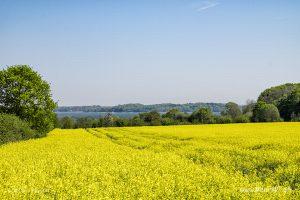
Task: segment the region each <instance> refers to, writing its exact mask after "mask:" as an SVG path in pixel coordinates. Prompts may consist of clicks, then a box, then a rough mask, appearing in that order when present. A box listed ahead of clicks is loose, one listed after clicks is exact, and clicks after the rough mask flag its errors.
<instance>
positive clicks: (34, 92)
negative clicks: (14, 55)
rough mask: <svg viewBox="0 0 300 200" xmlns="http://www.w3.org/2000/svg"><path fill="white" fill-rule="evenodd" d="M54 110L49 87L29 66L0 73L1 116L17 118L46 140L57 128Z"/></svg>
mask: <svg viewBox="0 0 300 200" xmlns="http://www.w3.org/2000/svg"><path fill="white" fill-rule="evenodd" d="M55 108H56V103H55V102H54V101H53V100H52V96H51V91H50V86H49V84H48V83H47V82H46V81H45V80H43V79H42V77H41V76H40V75H39V74H38V73H37V72H35V71H33V70H32V69H31V68H30V67H29V66H27V65H15V66H11V67H8V68H7V69H4V70H1V71H0V112H3V113H8V114H15V115H17V116H18V117H20V118H21V119H22V120H25V121H27V122H28V123H29V125H30V127H31V128H33V129H35V130H37V131H38V134H39V136H43V135H45V134H46V133H47V132H48V131H49V130H51V129H52V128H53V127H54V121H55V113H54V109H55Z"/></svg>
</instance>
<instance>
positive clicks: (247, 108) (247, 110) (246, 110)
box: [242, 100, 256, 118]
mask: <svg viewBox="0 0 300 200" xmlns="http://www.w3.org/2000/svg"><path fill="white" fill-rule="evenodd" d="M255 104H256V102H255V101H253V100H248V101H247V103H246V105H244V106H243V107H242V113H243V114H244V115H247V116H248V117H250V118H251V117H252V115H253V109H254V106H255Z"/></svg>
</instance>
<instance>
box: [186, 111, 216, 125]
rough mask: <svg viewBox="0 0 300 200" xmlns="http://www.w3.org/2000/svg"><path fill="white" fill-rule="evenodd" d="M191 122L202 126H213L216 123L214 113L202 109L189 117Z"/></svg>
mask: <svg viewBox="0 0 300 200" xmlns="http://www.w3.org/2000/svg"><path fill="white" fill-rule="evenodd" d="M189 120H190V122H192V123H200V124H211V123H213V122H214V118H213V113H212V111H211V110H210V109H209V108H200V109H199V110H197V111H195V112H193V113H192V114H191V116H190V117H189Z"/></svg>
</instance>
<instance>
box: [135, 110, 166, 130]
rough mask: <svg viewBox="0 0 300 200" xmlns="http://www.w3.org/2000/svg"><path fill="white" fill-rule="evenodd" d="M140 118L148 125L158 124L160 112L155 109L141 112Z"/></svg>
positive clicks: (159, 123) (159, 122)
mask: <svg viewBox="0 0 300 200" xmlns="http://www.w3.org/2000/svg"><path fill="white" fill-rule="evenodd" d="M140 118H141V119H142V120H143V121H144V122H145V124H147V125H150V126H159V125H161V121H160V114H159V113H158V112H156V111H151V112H147V113H141V114H140Z"/></svg>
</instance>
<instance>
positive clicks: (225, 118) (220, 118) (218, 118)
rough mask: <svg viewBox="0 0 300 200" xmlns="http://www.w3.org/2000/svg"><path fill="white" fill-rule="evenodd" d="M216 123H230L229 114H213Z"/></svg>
mask: <svg viewBox="0 0 300 200" xmlns="http://www.w3.org/2000/svg"><path fill="white" fill-rule="evenodd" d="M215 122H216V124H230V123H232V118H231V117H230V116H215Z"/></svg>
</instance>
